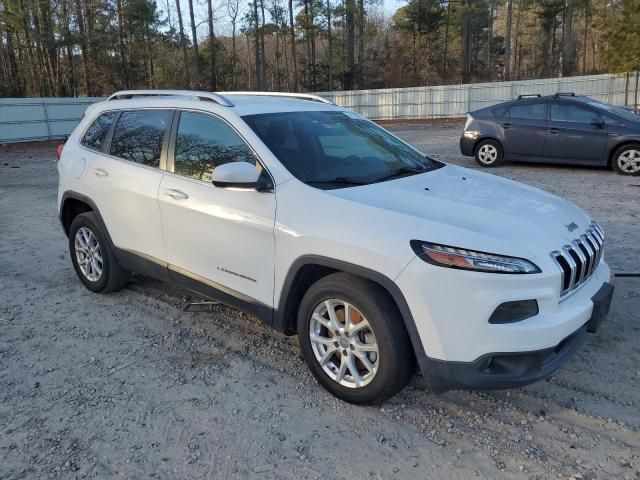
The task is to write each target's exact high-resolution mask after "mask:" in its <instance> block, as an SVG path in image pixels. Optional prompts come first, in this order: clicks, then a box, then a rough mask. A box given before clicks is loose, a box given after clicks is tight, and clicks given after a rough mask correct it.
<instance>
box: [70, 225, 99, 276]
mask: <svg viewBox="0 0 640 480" xmlns="http://www.w3.org/2000/svg"><path fill="white" fill-rule="evenodd" d="M74 249H75V252H76V260H77V261H78V267H80V271H81V272H82V274H83V275H84V276H85V278H86V279H87V280H89V281H90V282H97V281H98V280H99V279H100V276H101V275H102V268H103V266H104V264H103V262H102V250H101V249H100V244H99V243H98V239H97V238H96V236H95V235H94V234H93V232H92V231H91V230H89V229H88V228H87V227H82V228H80V229H79V230H78V231H77V232H76V236H75V239H74Z"/></svg>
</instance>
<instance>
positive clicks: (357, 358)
mask: <svg viewBox="0 0 640 480" xmlns="http://www.w3.org/2000/svg"><path fill="white" fill-rule="evenodd" d="M309 339H310V340H311V347H312V349H313V353H314V355H315V357H316V360H317V361H318V363H319V364H320V366H321V367H322V369H323V370H324V372H325V373H326V374H327V375H328V376H329V378H331V379H332V380H333V381H335V382H337V383H339V384H340V385H343V386H345V387H349V388H361V387H364V386H365V385H368V384H369V383H371V381H372V380H373V379H374V377H375V376H376V373H377V371H378V364H379V353H378V343H377V342H376V337H375V334H374V333H373V330H372V328H371V325H370V324H369V322H368V321H367V319H366V318H365V317H364V315H362V313H360V311H359V310H358V309H357V308H355V307H354V306H353V305H350V304H349V303H347V302H345V301H343V300H338V299H329V300H325V301H324V302H322V303H321V304H319V305H318V306H316V308H315V309H314V311H313V314H312V315H311V319H310V328H309Z"/></svg>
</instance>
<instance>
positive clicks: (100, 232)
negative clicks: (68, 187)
mask: <svg viewBox="0 0 640 480" xmlns="http://www.w3.org/2000/svg"><path fill="white" fill-rule="evenodd" d="M100 225H101V222H100V220H99V218H98V215H97V214H96V213H94V212H87V213H83V214H80V215H78V216H77V217H76V218H74V219H73V222H72V223H71V228H69V253H70V254H71V262H72V263H73V268H74V269H75V271H76V274H77V275H78V278H79V279H80V281H81V282H82V284H83V285H84V286H85V287H87V288H88V289H89V290H91V291H92V292H96V293H108V292H113V291H116V290H119V289H121V288H122V287H124V285H125V284H126V283H127V281H128V280H129V272H127V271H126V270H124V269H123V268H122V267H121V266H120V265H119V264H118V261H117V260H116V258H115V255H114V252H113V249H112V248H111V244H110V243H109V242H108V240H107V239H108V237H107V234H106V232H105V231H104V229H103V228H102V227H101V226H100Z"/></svg>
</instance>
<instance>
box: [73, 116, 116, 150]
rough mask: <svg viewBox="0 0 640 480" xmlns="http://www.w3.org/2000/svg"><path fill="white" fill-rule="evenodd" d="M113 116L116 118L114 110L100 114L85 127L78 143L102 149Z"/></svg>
mask: <svg viewBox="0 0 640 480" xmlns="http://www.w3.org/2000/svg"><path fill="white" fill-rule="evenodd" d="M114 118H116V113H115V112H107V113H103V114H102V115H100V116H99V117H98V118H96V119H95V120H94V121H93V123H92V124H91V126H90V127H89V128H88V129H87V131H86V132H85V134H84V135H83V137H82V140H80V143H81V144H82V145H84V146H85V147H89V148H92V149H94V150H100V151H102V149H103V148H104V142H105V141H106V140H107V135H108V134H109V129H110V128H111V124H112V123H113V119H114Z"/></svg>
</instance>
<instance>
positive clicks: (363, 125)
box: [243, 111, 443, 189]
mask: <svg viewBox="0 0 640 480" xmlns="http://www.w3.org/2000/svg"><path fill="white" fill-rule="evenodd" d="M243 119H244V120H245V121H246V122H247V124H248V125H249V126H250V127H251V128H252V129H253V131H254V132H255V133H256V134H257V135H258V136H259V137H260V138H261V139H262V141H263V142H264V143H265V144H266V145H267V147H269V149H270V150H271V152H272V153H273V154H274V155H275V156H276V157H277V158H278V160H280V162H281V163H282V164H283V165H284V166H285V167H286V168H287V170H289V171H290V172H291V174H292V175H294V176H295V177H296V178H298V179H299V180H301V181H303V182H305V183H308V184H310V185H313V186H315V187H318V188H324V189H329V188H343V187H348V186H353V185H365V184H368V183H375V182H380V181H384V180H390V179H392V178H397V177H400V176H406V175H413V174H416V173H422V172H426V171H429V170H433V169H435V168H439V167H441V166H442V165H443V164H441V163H440V162H437V161H435V160H432V159H430V158H428V157H425V156H424V155H423V154H421V153H419V152H418V151H417V150H414V149H413V148H412V147H410V146H409V145H407V144H406V143H404V142H402V141H401V140H399V139H397V138H395V137H394V136H393V135H391V134H390V133H389V132H387V131H386V130H384V129H383V128H380V127H379V126H378V125H376V124H375V123H373V122H371V121H370V120H367V119H366V118H364V117H362V116H360V115H358V114H355V113H352V112H335V111H332V112H317V111H314V112H286V113H266V114H260V115H248V116H245V117H243Z"/></svg>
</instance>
